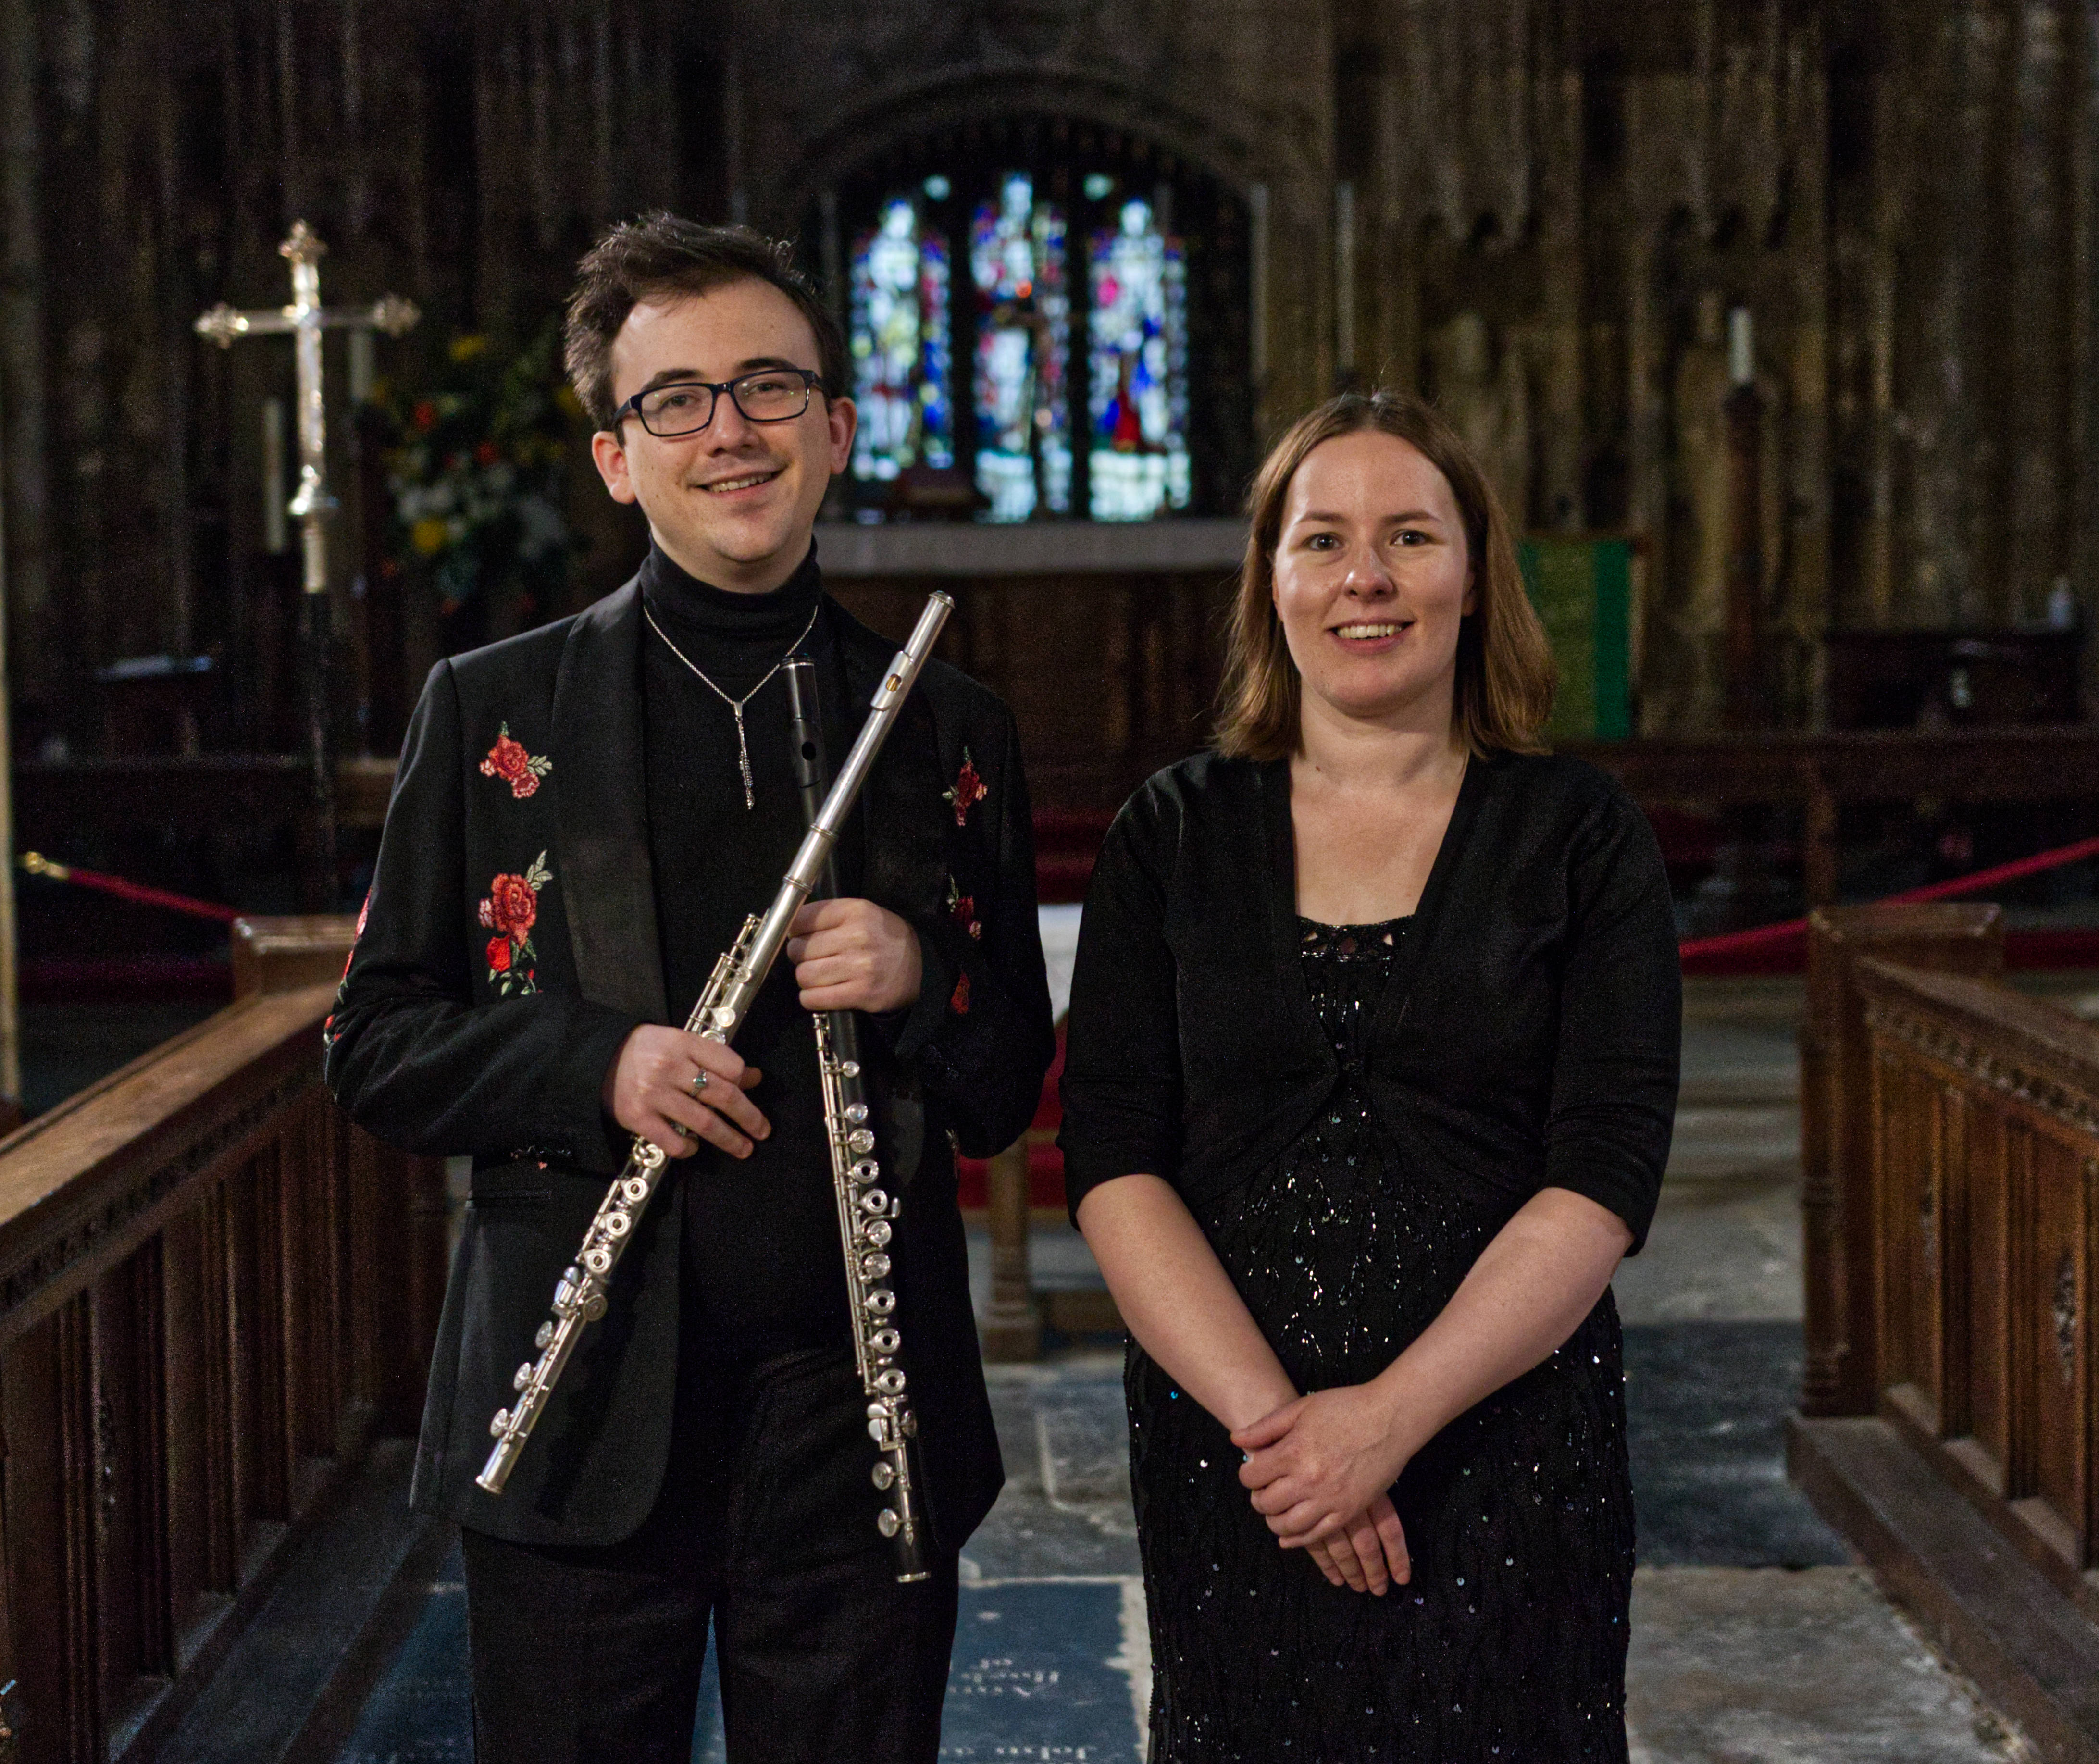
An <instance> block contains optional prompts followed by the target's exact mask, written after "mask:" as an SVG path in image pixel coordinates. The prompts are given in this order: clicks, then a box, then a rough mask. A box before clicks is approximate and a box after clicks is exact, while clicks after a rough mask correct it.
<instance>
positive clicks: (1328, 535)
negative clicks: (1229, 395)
mask: <svg viewBox="0 0 2099 1764" xmlns="http://www.w3.org/2000/svg"><path fill="white" fill-rule="evenodd" d="M1344 438H1349V439H1350V442H1351V448H1350V451H1351V453H1352V455H1353V458H1354V460H1357V461H1359V462H1361V463H1363V464H1367V463H1368V462H1369V461H1370V460H1372V459H1375V458H1377V457H1383V458H1384V459H1386V460H1388V461H1389V462H1390V465H1391V472H1390V474H1389V477H1388V479H1384V478H1380V479H1378V480H1377V481H1376V482H1375V491H1374V493H1373V494H1372V495H1371V501H1370V503H1369V504H1367V505H1364V506H1360V507H1358V508H1356V509H1355V510H1353V517H1354V519H1355V520H1356V521H1358V523H1359V524H1365V523H1366V524H1368V525H1369V526H1373V527H1377V528H1379V530H1378V531H1377V532H1376V533H1375V534H1374V535H1373V537H1375V539H1377V541H1378V542H1379V543H1380V545H1381V546H1382V547H1383V548H1384V549H1385V550H1387V551H1388V552H1397V551H1398V550H1400V549H1402V548H1407V547H1410V546H1415V545H1426V546H1428V548H1430V549H1431V550H1432V551H1433V552H1436V553H1437V555H1439V556H1443V557H1446V558H1448V557H1449V556H1451V555H1453V553H1454V550H1455V549H1456V548H1460V547H1461V548H1462V552H1463V557H1464V560H1465V564H1466V567H1467V570H1468V576H1467V582H1468V595H1469V604H1468V605H1466V606H1465V607H1464V609H1463V612H1464V614H1465V619H1464V622H1463V625H1462V626H1461V627H1459V630H1458V631H1457V632H1456V633H1455V642H1454V650H1452V651H1450V652H1448V658H1447V660H1446V663H1445V666H1446V668H1447V669H1448V671H1449V685H1450V693H1451V702H1450V712H1451V719H1452V722H1453V724H1454V728H1456V730H1457V732H1459V735H1460V737H1462V739H1463V741H1464V744H1465V746H1466V747H1467V749H1468V750H1469V751H1472V752H1475V753H1481V752H1485V751H1486V750H1490V749H1494V748H1499V749H1503V750H1507V751H1509V752H1512V753H1534V752H1536V751H1537V750H1538V748H1537V741H1536V731H1537V730H1538V727H1539V726H1540V725H1541V724H1542V723H1543V722H1544V720H1545V719H1546V716H1547V713H1548V712H1549V711H1550V710H1551V704H1552V652H1551V649H1550V648H1549V647H1548V646H1547V642H1546V638H1545V630H1544V627H1542V625H1540V624H1539V622H1538V614H1536V613H1535V612H1534V610H1533V609H1532V608H1531V605H1530V601H1529V597H1528V596H1526V595H1525V592H1524V588H1523V578H1522V574H1521V572H1520V570H1519V569H1518V568H1517V565H1516V541H1515V536H1514V534H1512V531H1511V530H1510V527H1509V524H1508V520H1507V517H1506V515H1504V513H1503V511H1502V508H1501V504H1500V503H1499V502H1498V500H1497V499H1496V498H1495V497H1494V494H1493V492H1492V491H1491V490H1490V488H1489V486H1488V484H1487V480H1486V476H1485V473H1483V472H1482V471H1481V468H1480V467H1479V465H1478V464H1477V463H1476V461H1475V460H1474V459H1473V457H1472V453H1471V451H1470V450H1468V448H1467V447H1466V446H1465V444H1464V442H1463V440H1462V439H1461V438H1459V434H1458V433H1457V431H1456V430H1455V429H1453V428H1452V427H1451V426H1450V424H1449V423H1448V422H1447V421H1446V420H1445V419H1444V418H1443V417H1442V416H1441V414H1440V413H1438V412H1437V411H1436V410H1435V409H1434V408H1433V407H1432V406H1430V405H1428V404H1426V403H1423V402H1422V401H1421V400H1419V399H1418V398H1406V397H1404V396H1402V395H1400V394H1393V393H1389V392H1380V393H1376V394H1371V395H1369V396H1363V395H1361V394H1347V395H1344V396H1343V397H1340V398H1333V399H1330V400H1329V401H1328V402H1327V403H1325V404H1322V405H1321V406H1320V407H1318V409H1317V410H1316V411H1313V412H1312V413H1311V414H1310V415H1309V416H1305V417H1304V418H1303V419H1301V420H1300V421H1299V422H1298V423H1297V424H1296V425H1295V426H1293V427H1292V429H1291V430H1290V431H1289V433H1287V434H1286V435H1285V436H1284V437H1283V439H1282V440H1281V441H1280V442H1278V443H1277V444H1276V446H1275V449H1274V451H1273V452H1271V453H1270V455H1269V456H1268V459H1267V460H1266V461H1265V463H1264V464H1263V465H1262V467H1261V472H1260V474H1259V475H1258V476H1257V477H1256V478H1255V480H1254V485H1253V489H1252V492H1251V494H1250V495H1248V499H1247V500H1248V512H1249V515H1250V517H1251V519H1250V523H1249V530H1248V534H1247V555H1246V564H1245V567H1244V568H1243V570H1242V571H1241V573H1240V577H1239V595H1238V597H1237V600H1235V602H1234V605H1233V609H1232V622H1231V631H1230V653H1229V654H1228V657H1227V658H1226V666H1225V679H1224V685H1223V688H1222V690H1221V693H1220V704H1221V711H1220V715H1219V717H1218V726H1217V749H1218V751H1219V752H1221V753H1225V754H1232V755H1234V757H1237V758H1242V759H1280V758H1282V757H1283V755H1284V754H1287V753H1290V752H1292V751H1293V750H1295V749H1296V746H1297V745H1298V717H1299V706H1300V685H1299V669H1300V666H1302V660H1301V658H1300V657H1299V656H1298V654H1297V653H1296V647H1295V645H1294V644H1292V641H1291V640H1289V638H1288V637H1287V636H1286V634H1285V621H1286V617H1287V615H1285V614H1284V613H1283V604H1282V600H1281V596H1280V594H1279V592H1278V587H1277V582H1278V574H1279V573H1281V574H1288V573H1290V566H1291V564H1292V561H1294V560H1295V559H1296V558H1299V557H1301V558H1304V559H1305V561H1307V562H1308V563H1309V562H1310V561H1312V558H1313V556H1314V555H1315V554H1316V553H1317V552H1319V551H1322V550H1323V551H1324V552H1325V554H1326V556H1327V558H1328V560H1329V561H1328V563H1327V565H1326V566H1325V568H1326V570H1327V572H1328V573H1331V570H1332V569H1333V568H1334V566H1335V564H1336V563H1338V562H1340V561H1341V560H1342V557H1343V556H1344V552H1345V548H1344V547H1343V546H1342V544H1341V542H1340V539H1339V538H1338V537H1337V536H1336V535H1335V533H1334V521H1333V520H1332V519H1331V518H1330V519H1329V520H1328V521H1327V522H1326V523H1325V524H1324V525H1323V526H1322V524H1321V523H1319V522H1318V521H1309V522H1307V521H1303V520H1302V518H1301V516H1300V518H1298V519H1297V520H1296V521H1295V522H1294V523H1293V530H1292V534H1291V538H1292V546H1293V549H1292V550H1285V549H1283V538H1284V526H1285V523H1286V517H1287V515H1289V514H1290V512H1291V510H1292V507H1293V506H1295V507H1297V508H1302V507H1303V504H1302V501H1301V497H1302V495H1303V493H1304V491H1305V489H1307V488H1309V486H1300V485H1299V483H1298V480H1299V477H1300V468H1305V467H1306V466H1307V465H1308V464H1309V463H1310V462H1311V461H1312V460H1313V458H1314V455H1315V453H1320V452H1324V451H1329V444H1333V443H1340V442H1342V441H1343V440H1344ZM1380 438H1382V440H1383V442H1384V451H1383V453H1382V454H1381V455H1380V451H1379V446H1378V443H1379V439H1380ZM1365 447H1367V449H1368V450H1369V451H1368V452H1367V453H1360V452H1357V451H1355V450H1358V449H1362V448H1365ZM1312 469H1313V473H1314V477H1313V480H1312V483H1313V484H1315V485H1318V486H1320V487H1324V483H1325V481H1326V480H1327V478H1328V477H1329V476H1330V475H1333V474H1330V473H1329V472H1327V471H1322V470H1321V469H1320V468H1319V467H1318V466H1314V467H1313V468H1312ZM1336 487H1337V488H1338V486H1336ZM1293 490H1298V491H1299V493H1300V501H1299V502H1298V503H1297V504H1292V491H1293ZM1317 500H1318V502H1320V503H1322V504H1323V503H1325V502H1326V501H1327V500H1328V498H1327V496H1321V497H1318V499H1317ZM1309 512H1311V513H1314V514H1320V513H1326V514H1329V515H1330V517H1331V514H1332V513H1333V512H1332V511H1328V510H1326V509H1324V508H1317V509H1311V510H1309ZM1409 515H1415V516H1422V515H1426V516H1427V517H1428V518H1427V519H1425V520H1423V519H1415V520H1409V519H1407V518H1406V517H1407V516H1409ZM1300 527H1301V529H1302V530H1301V531H1300V530H1297V529H1298V528H1300ZM1313 573H1314V572H1312V571H1310V570H1308V571H1307V572H1306V574H1307V575H1308V576H1309V575H1310V574H1313ZM1404 574H1406V577H1407V578H1408V579H1409V580H1418V579H1419V578H1418V576H1417V574H1416V566H1415V565H1413V564H1411V563H1410V564H1408V565H1406V569H1405V571H1404Z"/></svg>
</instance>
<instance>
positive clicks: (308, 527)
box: [196, 221, 422, 911]
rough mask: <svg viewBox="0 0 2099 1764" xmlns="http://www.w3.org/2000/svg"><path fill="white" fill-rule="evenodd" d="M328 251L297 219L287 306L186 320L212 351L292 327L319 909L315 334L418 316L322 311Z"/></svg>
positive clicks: (387, 326) (322, 620) (320, 633)
mask: <svg viewBox="0 0 2099 1764" xmlns="http://www.w3.org/2000/svg"><path fill="white" fill-rule="evenodd" d="M327 249H328V247H327V246H326V245H324V244H322V243H321V241H320V239H319V235H316V234H315V231H314V230H313V228H311V227H309V226H307V225H306V222H304V221H297V222H293V227H292V231H291V232H290V234H289V235H288V236H287V237H286V239H285V240H284V244H281V245H279V246H278V248H277V251H278V254H279V256H280V257H284V258H286V259H287V260H288V261H289V262H290V264H291V266H292V303H291V304H290V305H289V306H275V307H269V308H265V309H263V310H260V311H253V312H240V311H236V310H235V309H234V308H233V307H231V306H227V305H226V304H225V303H224V302H221V303H220V304H219V305H218V306H214V307H213V308H212V309H211V310H210V311H209V312H208V313H206V314H205V315H204V316H203V317H202V318H200V319H198V320H197V322H196V330H197V334H198V335H199V336H200V337H205V338H206V339H208V340H209V341H211V342H213V343H216V344H217V345H218V346H219V347H220V348H221V349H231V348H232V347H233V344H234V340H235V338H237V337H263V336H268V335H271V334H273V333H277V332H291V333H292V337H293V349H294V357H293V359H294V360H295V362H296V363H297V368H298V388H299V393H298V398H299V492H298V494H297V495H296V496H294V497H293V499H292V502H291V506H290V507H289V508H288V509H287V511H286V512H288V514H290V515H291V516H292V517H293V519H294V520H296V521H297V522H298V523H299V536H300V541H301V552H303V554H304V574H303V576H302V578H301V586H302V587H304V589H305V592H304V593H302V594H301V596H300V597H299V605H300V618H299V633H300V638H301V643H302V644H303V646H304V649H305V651H306V655H305V663H306V666H305V672H306V740H307V746H308V750H309V753H310V758H311V759H312V762H313V772H314V805H313V806H314V834H315V843H316V845H317V847H318V848H319V849H318V850H317V851H316V852H315V868H316V869H317V870H318V871H319V877H320V894H321V898H320V900H319V902H318V903H317V904H319V906H320V907H321V908H322V909H323V910H324V911H325V910H327V909H328V908H332V907H333V905H334V904H335V900H334V895H335V890H336V886H337V883H336V867H335V864H336V860H335V767H334V761H333V759H332V755H331V754H330V752H329V741H328V722H329V693H328V674H329V669H328V649H329V643H330V637H331V621H330V618H329V612H328V517H329V516H330V515H332V513H334V512H335V511H336V509H337V507H338V506H339V505H338V504H337V501H336V499H335V498H334V497H333V496H332V495H329V493H328V411H327V406H326V404H325V403H324V402H323V397H322V392H321V332H323V331H359V330H362V331H384V332H385V333H386V334H387V335H388V336H389V337H399V336H401V335H402V334H403V332H407V331H408V330H410V329H411V328H413V327H414V325H415V323H416V320H417V319H420V317H421V316H422V315H421V314H420V312H418V311H417V310H416V306H415V303H414V302H413V301H407V300H403V299H401V298H400V297H398V296H396V295H393V294H387V295H384V296H382V297H381V298H380V299H378V300H376V301H374V302H373V303H372V305H371V306H337V307H328V306H323V305H322V304H321V270H320V260H321V256H322V253H324V252H325V251H326V250H327Z"/></svg>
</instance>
